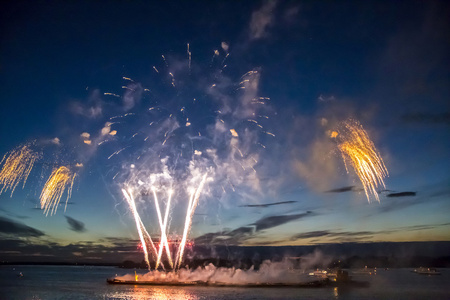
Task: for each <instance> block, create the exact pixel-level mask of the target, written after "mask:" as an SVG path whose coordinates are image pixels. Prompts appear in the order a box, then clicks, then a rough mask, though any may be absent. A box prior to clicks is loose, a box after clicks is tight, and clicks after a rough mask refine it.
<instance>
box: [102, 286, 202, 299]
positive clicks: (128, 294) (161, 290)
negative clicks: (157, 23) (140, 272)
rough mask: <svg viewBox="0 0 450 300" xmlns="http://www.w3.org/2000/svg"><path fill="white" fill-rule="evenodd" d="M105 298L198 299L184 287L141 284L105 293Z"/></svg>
mask: <svg viewBox="0 0 450 300" xmlns="http://www.w3.org/2000/svg"><path fill="white" fill-rule="evenodd" d="M105 298H106V299H117V300H122V299H124V300H125V299H135V300H144V299H145V300H147V299H154V300H166V299H174V300H185V299H192V300H196V299H199V298H198V297H197V295H195V294H193V293H189V292H188V291H186V290H185V289H178V288H167V287H157V286H154V287H152V288H150V289H149V288H148V287H147V288H146V287H142V286H136V285H135V286H133V288H131V289H129V290H121V291H115V292H114V293H107V294H106V295H105Z"/></svg>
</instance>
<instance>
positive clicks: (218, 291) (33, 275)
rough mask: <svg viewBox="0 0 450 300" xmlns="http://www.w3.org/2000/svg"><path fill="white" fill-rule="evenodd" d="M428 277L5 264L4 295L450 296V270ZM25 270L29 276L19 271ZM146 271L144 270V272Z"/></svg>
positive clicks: (406, 272)
mask: <svg viewBox="0 0 450 300" xmlns="http://www.w3.org/2000/svg"><path fill="white" fill-rule="evenodd" d="M439 271H441V273H442V275H435V276H423V275H418V274H415V273H412V272H411V269H390V270H387V271H385V270H378V272H377V274H376V275H360V276H353V279H355V280H361V281H369V282H370V286H369V287H365V288H362V287H358V288H357V287H347V288H333V287H320V288H287V287H286V288H256V287H251V288H246V287H205V286H188V287H181V286H180V287H168V286H132V285H109V284H107V283H106V278H109V277H114V276H116V274H117V275H119V276H120V275H125V274H127V273H128V274H130V273H132V272H133V271H132V270H125V269H119V268H113V267H78V266H1V267H0V299H7V300H9V299H11V300H13V299H450V269H440V270H439ZM20 272H22V274H23V276H22V277H19V276H18V275H19V274H20ZM140 273H141V274H142V273H144V272H143V271H141V272H140Z"/></svg>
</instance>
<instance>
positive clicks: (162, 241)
mask: <svg viewBox="0 0 450 300" xmlns="http://www.w3.org/2000/svg"><path fill="white" fill-rule="evenodd" d="M152 190H153V198H154V199H155V207H156V213H157V214H158V221H159V226H160V228H161V238H160V241H159V250H158V258H157V260H156V266H155V269H158V266H159V264H160V263H161V256H162V251H163V249H164V248H165V249H166V254H167V258H168V260H169V264H170V266H171V267H172V268H173V262H172V257H171V255H170V248H169V243H168V242H167V235H166V227H167V219H168V216H169V210H170V200H171V198H172V191H170V192H169V200H168V202H167V205H166V212H165V215H164V222H163V220H162V217H161V210H160V208H159V201H158V196H157V195H156V189H155V188H154V187H153V188H152ZM161 265H162V266H163V268H164V265H163V264H161Z"/></svg>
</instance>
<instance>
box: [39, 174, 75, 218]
mask: <svg viewBox="0 0 450 300" xmlns="http://www.w3.org/2000/svg"><path fill="white" fill-rule="evenodd" d="M75 177H76V173H73V172H71V171H70V169H69V168H67V167H65V166H61V167H59V168H57V169H54V170H53V172H52V174H51V175H50V177H49V178H48V180H47V182H46V183H45V185H44V188H43V189H42V192H41V196H40V200H41V209H43V210H44V213H45V215H48V213H49V212H50V210H51V212H50V215H53V214H54V213H56V210H57V209H58V205H59V202H60V200H61V197H62V195H63V194H64V191H65V190H66V188H67V199H66V206H65V208H64V211H65V210H66V208H67V201H68V200H69V198H70V196H71V195H72V187H73V182H74V180H75Z"/></svg>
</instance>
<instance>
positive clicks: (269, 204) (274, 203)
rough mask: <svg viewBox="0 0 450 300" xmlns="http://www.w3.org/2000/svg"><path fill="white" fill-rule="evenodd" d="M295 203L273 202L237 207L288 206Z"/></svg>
mask: <svg viewBox="0 0 450 300" xmlns="http://www.w3.org/2000/svg"><path fill="white" fill-rule="evenodd" d="M296 202H297V201H281V202H273V203H266V204H245V205H240V206H239V207H269V206H273V205H281V204H290V203H296Z"/></svg>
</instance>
